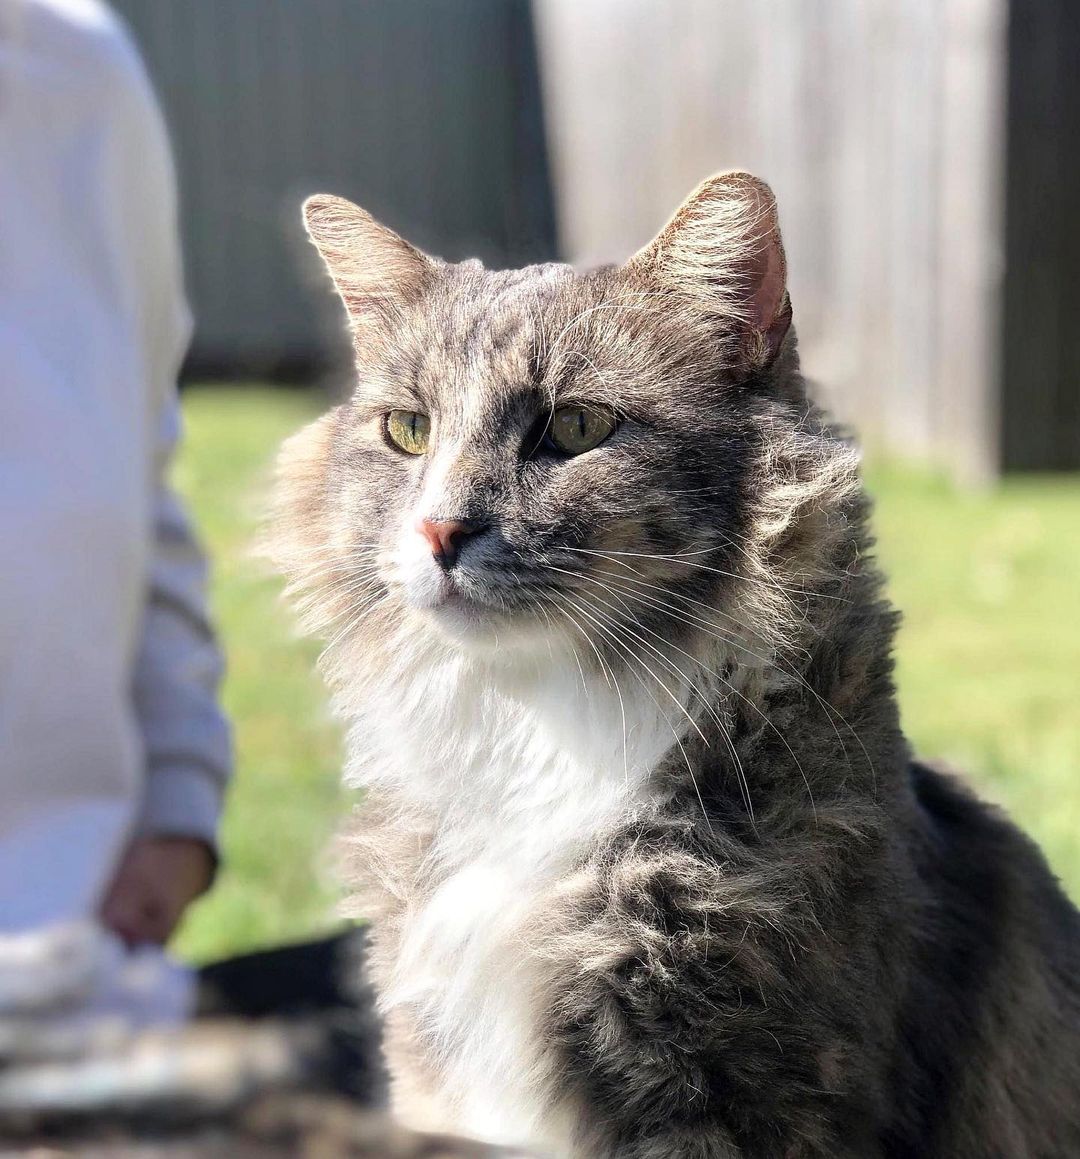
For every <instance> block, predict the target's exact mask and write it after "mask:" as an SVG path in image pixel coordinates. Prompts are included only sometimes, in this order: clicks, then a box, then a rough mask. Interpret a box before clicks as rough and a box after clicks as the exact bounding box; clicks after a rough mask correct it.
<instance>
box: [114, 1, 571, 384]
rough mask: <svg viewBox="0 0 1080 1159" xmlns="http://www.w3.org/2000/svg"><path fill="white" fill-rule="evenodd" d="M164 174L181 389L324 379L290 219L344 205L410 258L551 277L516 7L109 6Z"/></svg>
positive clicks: (319, 320) (545, 193)
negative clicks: (171, 185) (526, 269)
mask: <svg viewBox="0 0 1080 1159" xmlns="http://www.w3.org/2000/svg"><path fill="white" fill-rule="evenodd" d="M116 7H117V8H118V9H119V10H120V11H121V12H122V13H123V14H124V15H125V16H126V18H127V19H128V21H129V23H130V25H131V26H132V28H133V30H134V32H135V34H136V37H137V39H138V40H139V41H140V44H141V47H142V49H143V52H144V55H145V56H146V59H147V62H148V66H149V68H150V72H151V74H152V76H153V79H154V81H155V83H156V85H157V87H158V89H159V92H160V94H161V97H162V102H163V104H164V107H165V111H166V115H167V117H168V120H169V123H170V127H171V130H172V133H173V136H174V144H175V149H176V153H177V159H178V169H179V176H180V187H181V197H182V214H183V228H184V233H185V248H186V254H187V265H188V284H189V293H190V296H191V299H192V304H193V307H194V310H195V314H196V321H197V330H196V336H195V342H194V347H193V367H194V368H195V370H196V371H198V370H202V371H204V372H205V371H208V370H217V371H221V372H230V373H247V374H253V373H260V372H274V371H282V370H285V371H288V370H293V369H304V368H308V367H310V366H312V365H317V364H318V363H320V362H321V361H323V360H324V359H325V357H326V355H327V352H328V350H329V349H330V348H331V345H330V344H331V343H332V342H333V338H332V337H331V336H332V335H335V334H336V333H337V331H338V330H339V329H340V327H339V318H338V317H337V315H336V313H334V312H332V311H329V312H328V311H327V309H326V305H325V303H326V299H325V298H324V297H320V295H318V294H312V293H311V291H310V288H309V287H308V286H306V285H305V284H304V280H303V278H302V277H301V276H300V274H299V270H300V268H301V263H307V265H308V268H311V264H310V262H309V260H308V252H307V247H306V246H305V245H304V244H303V243H302V241H301V238H300V232H299V216H298V210H299V204H300V201H301V200H302V198H303V197H304V196H305V195H307V194H309V193H312V192H315V191H317V190H326V191H330V192H334V193H338V194H341V195H343V196H346V197H350V198H352V199H353V200H355V201H357V202H359V203H360V204H362V205H363V206H365V208H367V209H369V210H371V212H373V213H374V214H375V215H376V216H378V217H380V218H381V219H383V220H385V221H386V222H387V223H388V224H390V225H392V226H393V227H394V228H396V229H399V230H400V231H401V232H403V233H405V234H406V235H407V236H409V237H410V239H412V240H415V241H416V242H417V243H418V244H420V245H422V246H425V247H426V248H429V249H430V250H431V251H433V252H435V253H438V254H441V255H443V256H446V257H450V258H460V257H463V256H470V255H476V256H480V257H482V258H484V259H485V260H486V261H488V262H489V263H492V264H496V265H499V264H513V263H517V262H520V261H527V260H536V259H540V258H548V257H551V256H553V253H554V244H555V240H554V222H553V212H552V205H551V195H550V189H549V182H548V174H547V163H546V155H545V148H544V133H543V126H542V122H541V108H540V102H539V99H538V95H537V84H538V81H537V75H536V62H535V51H534V45H533V41H532V24H531V19H530V11H529V6H528V3H527V2H526V0H393V2H390V0H305V2H304V3H299V2H297V0H184V2H183V3H177V2H174V0H117V2H116Z"/></svg>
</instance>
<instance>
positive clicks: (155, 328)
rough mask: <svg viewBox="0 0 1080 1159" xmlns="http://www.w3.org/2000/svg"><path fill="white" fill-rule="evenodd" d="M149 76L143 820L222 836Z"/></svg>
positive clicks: (142, 170) (212, 672)
mask: <svg viewBox="0 0 1080 1159" xmlns="http://www.w3.org/2000/svg"><path fill="white" fill-rule="evenodd" d="M139 71H140V74H141V69H140V70H139ZM139 79H140V80H141V82H142V83H141V85H139V86H133V104H134V105H136V106H137V107H133V108H132V110H131V116H130V120H129V129H130V131H129V132H128V134H127V137H126V146H127V156H128V158H129V159H130V168H131V180H130V181H129V182H128V183H127V191H128V194H129V197H130V200H131V204H130V206H129V207H128V223H127V226H128V229H129V230H132V229H136V228H137V229H138V231H139V235H140V239H139V240H140V241H141V244H135V245H134V246H133V247H132V253H133V254H134V255H135V258H134V260H136V261H138V262H139V263H140V265H141V269H140V271H139V272H140V275H141V276H140V278H139V281H138V284H141V286H142V287H143V288H144V293H143V300H142V302H141V311H142V328H143V338H144V346H145V351H146V356H145V373H146V380H147V382H146V386H147V390H148V392H149V393H150V396H151V401H152V406H151V408H150V409H149V411H148V414H149V418H150V422H151V424H152V429H151V430H149V431H148V432H147V434H148V437H149V438H150V439H152V440H153V443H154V447H153V459H152V463H151V476H152V478H151V486H152V487H153V488H154V495H153V499H152V542H151V545H150V557H149V560H148V570H147V588H146V607H145V612H144V615H143V622H142V629H141V634H140V641H139V646H138V652H137V656H136V662H135V668H134V677H133V695H134V702H135V710H136V715H137V718H138V723H139V727H140V730H141V733H142V738H143V747H144V754H145V761H146V777H147V780H146V793H145V797H144V801H143V807H142V811H141V816H140V821H139V827H140V829H141V830H142V831H144V832H154V833H160V834H172V835H185V836H195V837H201V838H203V839H205V840H207V841H208V842H211V843H212V842H213V840H214V834H215V830H216V826H217V818H218V814H219V811H220V807H221V797H222V792H223V790H224V787H225V783H226V781H227V780H228V778H229V774H230V770H231V753H230V737H229V728H228V725H227V723H226V720H225V718H224V715H223V714H222V711H221V709H220V707H219V705H218V699H217V691H218V684H219V681H220V678H221V673H222V659H221V654H220V652H219V650H218V647H217V645H216V642H215V639H214V635H213V632H212V629H211V626H210V620H209V616H208V613H207V606H206V581H207V568H206V562H205V560H204V558H203V554H202V552H201V550H200V548H199V546H198V544H197V542H196V540H195V538H194V535H193V532H192V528H191V524H190V522H189V520H188V518H187V516H186V514H185V512H184V509H183V505H182V504H181V502H180V500H179V499H178V498H177V496H176V495H175V494H174V493H173V492H172V491H171V490H170V488H169V485H168V478H167V476H168V468H169V464H170V461H171V458H172V454H173V451H174V449H175V447H176V443H177V441H178V438H179V434H180V418H179V406H178V399H177V389H176V378H177V373H178V371H179V368H180V363H181V361H182V359H183V355H184V352H185V350H186V348H187V343H188V339H189V336H190V319H189V314H188V309H187V304H186V301H185V297H184V289H183V272H182V261H181V254H180V241H179V232H178V227H177V221H176V181H175V175H174V172H173V165H172V157H171V154H170V151H169V145H168V140H167V136H166V133H165V128H164V123H163V121H162V118H161V115H160V112H159V110H158V108H157V104H156V101H155V99H154V96H153V93H152V91H151V90H150V86H149V83H148V82H147V81H146V80H145V76H141V75H140V77H139ZM138 88H141V89H142V91H141V92H139V91H138ZM140 98H141V100H140ZM133 240H134V239H133Z"/></svg>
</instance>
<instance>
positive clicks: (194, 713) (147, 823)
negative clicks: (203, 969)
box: [102, 410, 230, 943]
mask: <svg viewBox="0 0 1080 1159" xmlns="http://www.w3.org/2000/svg"><path fill="white" fill-rule="evenodd" d="M174 413H175V412H174V410H170V412H169V415H170V421H169V424H168V425H169V428H171V430H170V431H169V432H167V433H166V434H165V436H164V439H165V445H166V446H171V445H172V443H173V442H174V439H175V428H176V422H175V418H174V417H172V416H173V415H174ZM205 580H206V566H205V562H204V560H203V557H202V554H201V552H200V551H199V548H198V546H197V544H196V543H195V540H194V538H193V536H192V532H191V528H190V525H189V523H188V520H187V518H186V516H185V513H184V511H183V508H182V506H181V504H180V502H179V500H178V499H177V498H176V496H175V495H173V494H172V493H171V492H170V491H169V489H168V488H167V487H166V486H165V485H164V483H162V484H161V485H160V486H159V489H158V492H157V495H156V498H155V516H154V554H153V558H152V561H151V566H150V575H149V586H148V594H147V605H146V612H145V617H144V622H143V631H142V639H141V643H140V648H139V655H138V658H137V661H136V664H135V670H134V688H133V696H134V702H135V708H136V712H137V714H138V717H139V722H140V725H141V731H142V735H143V743H144V746H145V761H146V770H147V776H146V790H145V796H144V799H143V806H142V810H141V815H140V819H139V823H138V827H137V830H136V833H135V836H134V837H133V839H132V841H131V843H130V844H129V846H128V848H127V850H126V852H125V854H124V857H123V859H122V861H121V864H120V868H119V870H118V872H117V875H116V878H115V880H114V882H113V885H112V887H111V889H110V891H109V893H108V896H107V898H106V901H105V905H104V908H103V911H102V915H103V918H104V920H105V922H106V924H107V925H109V926H110V927H111V928H112V929H113V930H115V931H116V932H117V933H118V934H120V935H121V936H122V937H124V938H125V939H126V940H127V941H129V942H132V943H138V942H164V941H165V940H166V939H167V938H168V937H169V935H170V934H171V933H172V931H173V929H174V928H175V926H176V924H177V923H178V922H179V920H180V918H181V917H182V916H183V913H184V910H185V909H186V908H187V906H188V905H190V903H191V902H192V901H194V900H195V898H197V897H198V896H199V895H200V894H201V893H203V892H204V890H205V889H206V888H207V887H208V886H209V884H210V882H211V880H212V877H213V871H214V866H215V863H216V855H215V853H214V848H215V839H216V829H217V821H218V814H219V812H220V808H221V798H222V793H223V791H224V788H225V784H226V781H227V780H228V776H229V771H230V752H229V729H228V725H227V723H226V721H225V719H224V716H223V715H222V712H221V709H220V708H219V706H218V701H217V686H218V681H219V679H220V675H221V669H222V663H221V656H220V653H219V651H218V648H217V646H216V644H215V641H214V636H213V633H212V631H211V627H210V623H209V620H208V618H207V614H206V606H205Z"/></svg>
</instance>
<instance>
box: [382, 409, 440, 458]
mask: <svg viewBox="0 0 1080 1159" xmlns="http://www.w3.org/2000/svg"><path fill="white" fill-rule="evenodd" d="M385 423H386V437H387V438H388V439H389V440H390V442H392V443H393V444H394V446H395V447H397V448H398V449H399V450H402V451H404V452H405V453H406V454H407V455H422V454H423V453H424V452H425V451H426V450H427V448H428V438H429V437H430V435H431V419H429V418H428V416H427V415H422V414H418V413H417V412H416V411H414V410H392V411H391V412H390V413H389V414H388V415H387V416H386V419H385Z"/></svg>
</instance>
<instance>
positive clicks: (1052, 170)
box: [1001, 0, 1080, 470]
mask: <svg viewBox="0 0 1080 1159" xmlns="http://www.w3.org/2000/svg"><path fill="white" fill-rule="evenodd" d="M1009 50H1010V56H1009V100H1008V110H1009V121H1008V133H1009V162H1008V186H1007V195H1006V221H1007V228H1006V236H1007V269H1008V270H1009V277H1008V279H1007V281H1006V288H1005V326H1004V333H1003V347H1004V380H1003V388H1004V397H1003V400H1002V419H1003V421H1002V424H1001V434H1002V452H1003V456H1004V461H1005V464H1006V466H1008V467H1014V468H1028V469H1030V468H1052V469H1059V470H1061V469H1070V470H1077V469H1078V468H1080V322H1078V319H1080V7H1078V6H1077V4H1076V3H1075V2H1072V0H1013V5H1012V13H1011V19H1010V21H1009Z"/></svg>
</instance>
